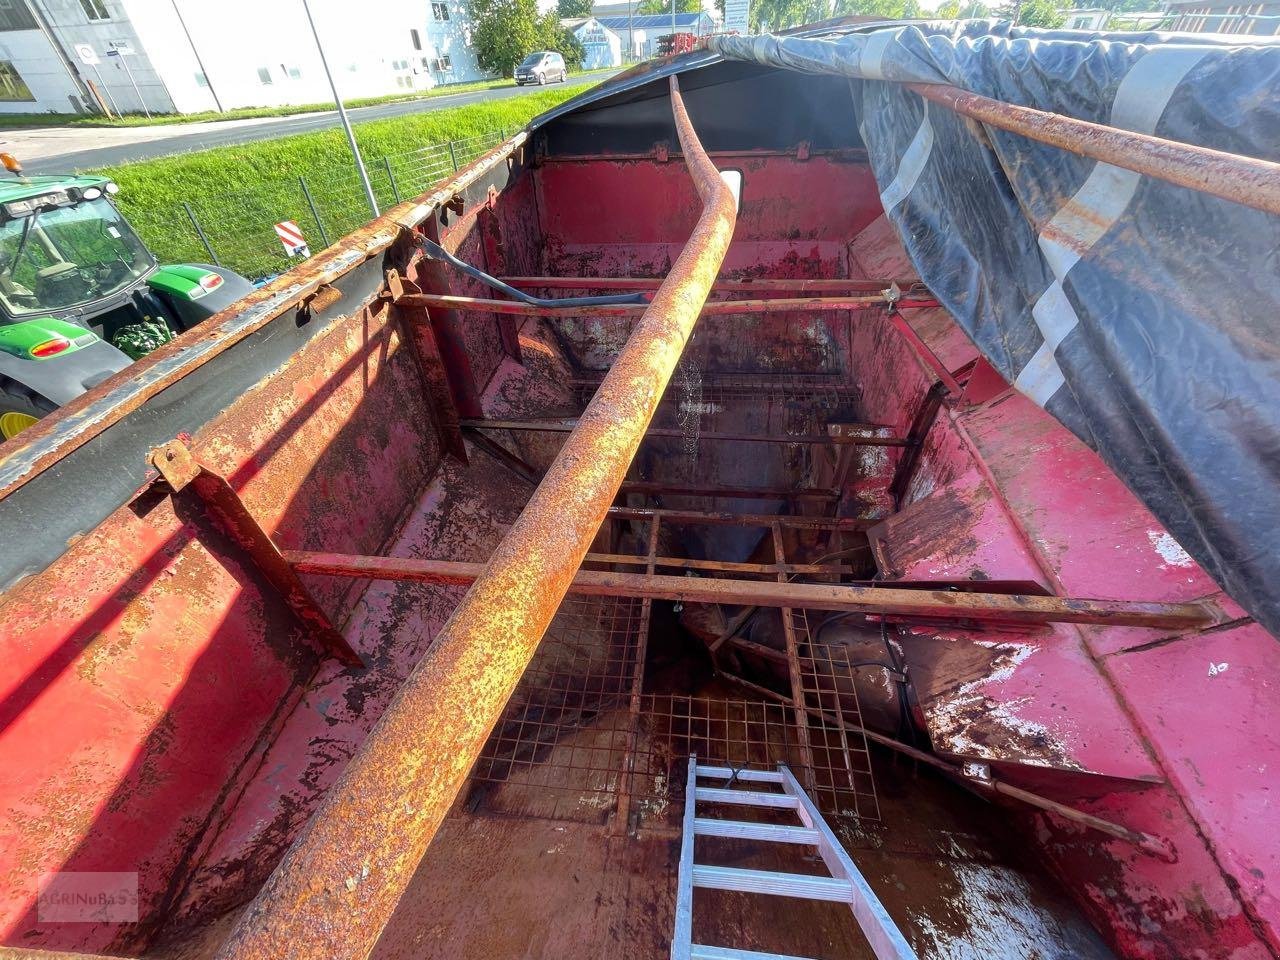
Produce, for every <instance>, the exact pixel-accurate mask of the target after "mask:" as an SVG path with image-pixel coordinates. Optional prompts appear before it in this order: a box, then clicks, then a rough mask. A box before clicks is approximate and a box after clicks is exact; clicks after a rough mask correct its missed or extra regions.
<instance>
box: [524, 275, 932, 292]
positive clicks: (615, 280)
mask: <svg viewBox="0 0 1280 960" xmlns="http://www.w3.org/2000/svg"><path fill="white" fill-rule="evenodd" d="M502 282H503V283H506V284H509V285H511V286H513V287H530V288H533V289H542V290H655V289H657V287H658V285H659V284H660V283H662V278H661V277H503V278H502ZM893 284H897V285H898V286H899V287H901V288H902V289H903V290H908V291H910V289H911V288H921V287H922V284H921V283H920V281H919V280H916V279H913V278H906V279H892V280H838V279H824V280H806V279H800V278H795V279H787V278H786V277H765V278H760V279H756V280H717V281H716V282H715V285H714V286H713V287H712V288H711V292H712V293H741V292H750V291H752V290H761V291H774V290H780V291H783V292H788V291H798V292H801V293H808V292H811V291H812V292H819V291H844V292H847V291H857V290H871V291H875V292H879V291H881V290H887V289H889V287H890V286H892V285H893Z"/></svg>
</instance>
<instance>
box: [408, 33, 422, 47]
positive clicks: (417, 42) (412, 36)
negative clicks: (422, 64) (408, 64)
mask: <svg viewBox="0 0 1280 960" xmlns="http://www.w3.org/2000/svg"><path fill="white" fill-rule="evenodd" d="M409 39H410V40H412V41H413V49H415V50H421V49H422V38H421V37H420V36H418V31H417V30H410V31H409Z"/></svg>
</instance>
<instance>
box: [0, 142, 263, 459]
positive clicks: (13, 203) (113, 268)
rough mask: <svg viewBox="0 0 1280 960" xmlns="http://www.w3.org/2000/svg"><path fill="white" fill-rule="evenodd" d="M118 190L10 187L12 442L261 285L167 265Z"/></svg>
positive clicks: (0, 229) (1, 356)
mask: <svg viewBox="0 0 1280 960" xmlns="http://www.w3.org/2000/svg"><path fill="white" fill-rule="evenodd" d="M3 162H4V166H5V167H7V168H8V169H9V170H10V171H12V172H14V173H20V172H21V171H20V168H19V167H18V165H17V163H16V162H15V161H13V159H12V158H11V157H9V156H7V155H6V156H3ZM118 190H119V188H118V187H117V186H116V185H115V184H114V183H112V182H111V181H109V180H106V179H104V178H102V177H77V176H61V177H21V176H18V177H15V178H12V179H5V180H2V181H0V441H2V440H8V439H9V438H11V437H13V436H16V435H17V434H18V433H19V432H21V431H22V430H25V429H26V428H27V427H29V426H31V424H33V423H35V422H36V421H37V420H39V419H40V418H41V417H43V416H44V415H45V414H47V413H49V412H51V411H52V410H54V409H56V408H57V407H58V406H60V405H62V404H64V403H66V402H67V401H69V400H71V399H73V398H74V397H77V396H79V395H80V394H81V393H83V392H84V391H86V390H88V389H89V388H90V387H92V386H94V385H95V384H97V383H100V382H102V381H103V380H105V379H106V378H107V377H109V376H111V374H113V373H115V372H116V371H117V370H123V369H124V368H125V367H127V366H128V365H129V364H130V363H132V362H133V361H134V360H136V359H138V358H139V357H141V356H143V355H144V354H145V353H147V352H149V351H150V350H152V349H154V348H155V347H157V346H159V345H160V344H162V343H165V342H167V341H168V340H171V339H172V338H173V336H174V335H175V334H177V333H181V332H182V331H183V330H186V329H188V328H190V327H192V326H194V325H195V324H197V323H199V322H200V321H201V320H203V319H205V318H206V317H209V316H212V315H213V314H215V313H217V312H218V311H219V310H221V309H223V308H224V307H227V306H229V305H230V304H232V303H234V302H235V301H236V300H238V299H240V298H241V297H243V296H244V295H245V294H246V293H248V292H249V291H250V290H252V289H253V285H252V284H251V283H250V282H249V281H248V280H246V279H245V278H244V277H242V276H240V275H239V274H236V273H232V272H231V271H230V270H225V269H223V268H221V267H215V266H210V265H208V264H179V265H176V266H164V265H160V264H158V263H156V260H155V257H153V256H152V255H151V253H150V251H148V250H147V248H146V246H145V245H144V244H143V242H142V241H141V240H140V239H138V235H137V234H136V233H134V231H133V228H132V227H130V226H129V223H128V221H127V220H125V219H124V217H123V216H121V214H120V211H119V210H117V209H116V207H115V205H114V204H113V203H112V202H111V196H112V195H113V194H115V193H116V192H118Z"/></svg>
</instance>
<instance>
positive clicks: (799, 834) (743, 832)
mask: <svg viewBox="0 0 1280 960" xmlns="http://www.w3.org/2000/svg"><path fill="white" fill-rule="evenodd" d="M693 832H694V833H696V834H700V835H701V836H704V837H734V838H736V839H738V840H768V841H770V842H772V843H807V844H811V845H815V846H816V845H817V843H818V831H817V830H810V829H809V828H808V827H790V826H787V825H785V824H777V823H747V822H745V821H743V820H708V819H706V818H704V817H698V819H696V820H694V821H693Z"/></svg>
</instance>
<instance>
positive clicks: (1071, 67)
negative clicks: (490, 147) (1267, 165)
mask: <svg viewBox="0 0 1280 960" xmlns="http://www.w3.org/2000/svg"><path fill="white" fill-rule="evenodd" d="M1241 40H1244V41H1246V42H1245V43H1241V42H1239V41H1241ZM1233 41H1234V42H1233ZM710 46H711V49H712V50H713V51H714V52H715V53H718V54H720V55H721V56H722V57H725V58H731V59H740V60H755V61H758V62H761V63H764V64H767V65H773V66H780V67H786V68H790V69H795V70H801V71H806V72H810V73H834V74H840V75H844V76H848V77H851V78H855V80H857V81H861V82H855V83H853V84H852V88H853V102H852V104H851V105H850V114H851V121H852V120H854V119H856V121H857V122H858V124H859V126H860V129H861V131H862V137H863V140H864V141H865V142H866V145H867V150H868V153H869V156H870V162H871V166H872V169H873V170H874V172H875V176H876V180H877V182H878V184H879V187H880V189H881V194H882V198H883V201H884V206H885V209H886V211H887V212H888V214H889V217H890V218H891V220H892V221H893V223H894V225H895V226H896V228H897V230H898V233H899V234H900V235H901V238H902V240H903V243H904V244H905V245H906V248H907V252H908V253H909V255H910V256H911V259H912V261H913V262H914V263H915V265H916V268H917V269H918V270H919V271H920V277H921V279H922V280H923V281H924V282H925V283H927V284H928V286H929V287H930V288H931V289H932V290H933V291H934V292H935V293H936V294H937V296H938V297H939V299H940V301H941V302H942V303H943V305H944V306H946V308H947V309H948V310H949V311H950V312H951V313H952V314H953V315H954V316H955V318H956V319H957V321H958V322H959V323H960V324H961V326H962V327H963V328H964V329H965V331H966V332H967V333H968V334H969V336H970V337H971V338H972V340H973V341H974V343H975V344H976V345H977V347H978V348H979V349H980V350H981V351H982V352H983V354H984V355H985V356H986V357H987V359H988V360H990V361H991V363H992V364H993V365H994V366H995V367H996V368H997V369H998V370H999V371H1000V373H1001V374H1002V375H1003V376H1004V377H1005V378H1006V379H1007V380H1008V381H1010V382H1011V383H1013V384H1014V385H1015V386H1016V387H1017V388H1018V389H1019V390H1021V391H1022V392H1023V393H1025V394H1026V395H1027V396H1029V397H1031V398H1032V399H1034V400H1035V401H1036V403H1038V404H1040V405H1041V406H1043V407H1044V408H1045V409H1046V410H1048V411H1049V412H1050V413H1051V414H1053V415H1054V416H1055V417H1057V418H1058V419H1059V420H1060V421H1061V422H1062V423H1063V424H1065V425H1066V426H1067V427H1068V428H1069V429H1070V430H1072V431H1073V432H1074V433H1075V434H1076V435H1077V436H1078V437H1080V438H1081V439H1082V440H1083V441H1085V442H1086V443H1088V444H1089V445H1090V446H1092V447H1093V448H1094V449H1095V450H1097V451H1098V453H1099V454H1100V455H1101V456H1102V457H1103V459H1104V460H1105V461H1106V462H1107V463H1108V464H1109V465H1110V467H1111V468H1112V469H1113V470H1115V472H1116V473H1117V474H1118V475H1119V477H1120V478H1121V479H1122V480H1123V481H1124V482H1125V483H1126V484H1127V485H1128V486H1129V488H1130V489H1131V490H1133V491H1134V493H1135V494H1136V495H1137V496H1138V497H1139V498H1141V500H1142V501H1143V502H1144V503H1145V504H1146V505H1147V507H1148V508H1149V509H1150V510H1151V511H1152V513H1154V514H1155V515H1156V517H1158V518H1159V519H1160V521H1161V522H1162V523H1164V524H1165V526H1166V527H1168V529H1169V530H1170V532H1172V533H1173V535H1174V536H1175V537H1176V538H1177V539H1178V541H1179V542H1180V543H1181V544H1182V545H1183V547H1185V548H1186V550H1187V551H1188V552H1189V553H1190V554H1191V555H1192V556H1193V557H1194V558H1195V559H1196V560H1197V561H1198V562H1199V563H1200V564H1201V566H1203V567H1204V568H1205V570H1206V571H1208V572H1209V573H1210V574H1211V575H1212V576H1213V577H1214V578H1215V579H1217V581H1218V582H1219V583H1220V584H1221V585H1222V586H1223V588H1224V589H1225V590H1226V591H1227V592H1228V594H1230V595H1231V596H1232V597H1233V598H1234V599H1235V600H1236V601H1237V602H1239V603H1240V604H1241V605H1242V606H1244V607H1245V608H1246V609H1247V610H1248V611H1249V612H1250V613H1252V614H1253V615H1254V616H1255V617H1256V618H1257V619H1258V620H1259V621H1260V622H1262V623H1263V624H1264V625H1265V626H1266V627H1267V628H1268V629H1270V630H1271V632H1272V633H1275V634H1277V635H1280V218H1278V217H1274V216H1271V215H1269V214H1266V213H1261V212H1259V211H1257V210H1252V209H1249V208H1247V207H1244V206H1241V205H1238V204H1235V203H1231V202H1229V201H1226V200H1219V199H1216V198H1214V197H1210V196H1207V195H1205V194H1202V193H1198V192H1195V191H1192V190H1189V189H1186V188H1183V187H1178V186H1173V185H1171V184H1168V183H1165V182H1163V181H1160V180H1155V179H1151V178H1148V177H1144V176H1140V175H1139V174H1136V173H1132V172H1130V171H1127V170H1122V169H1119V168H1117V167H1113V166H1110V165H1107V164H1104V163H1098V162H1095V161H1093V160H1089V159H1087V158H1085V157H1081V156H1078V155H1076V154H1073V153H1069V152H1067V151H1065V150H1062V149H1059V148H1056V147H1052V146H1047V145H1044V144H1041V143H1038V142H1036V141H1034V140H1030V139H1027V138H1025V137H1022V136H1018V135H1016V134H1012V133H1007V132H1005V131H1002V130H998V129H995V128H990V127H988V128H986V129H985V134H986V138H985V140H984V139H981V138H980V137H979V136H977V135H975V133H974V128H973V127H972V125H971V122H970V121H965V120H964V119H963V118H961V117H959V116H957V115H956V114H954V113H952V112H951V111H950V110H948V109H946V108H944V107H940V106H936V105H933V104H929V103H926V102H925V101H924V100H922V99H921V98H920V97H919V96H917V95H915V94H913V93H911V92H910V91H908V90H907V89H905V88H904V87H903V86H901V85H900V84H899V83H894V82H884V81H918V82H923V83H949V84H953V85H955V86H957V87H960V88H962V89H965V90H969V91H972V92H974V93H978V94H982V95H984V96H988V97H991V98H993V99H996V100H1002V101H1005V102H1009V103H1015V104H1020V105H1024V106H1030V107H1035V108H1037V109H1040V110H1047V111H1052V112H1055V113H1060V114H1063V115H1065V116H1070V117H1074V118H1077V119H1080V120H1088V121H1092V122H1095V123H1104V124H1109V125H1111V126H1115V127H1123V128H1125V129H1128V130H1134V131H1139V132H1142V133H1148V134H1154V135H1156V136H1159V137H1164V138H1167V139H1170V140H1178V141H1182V142H1185V143H1192V144H1198V145H1201V146H1205V147H1212V148H1214V149H1218V150H1225V151H1230V152H1232V153H1238V154H1243V155H1247V156H1252V157H1258V158H1262V159H1265V160H1271V161H1276V160H1280V42H1277V41H1276V40H1275V39H1274V38H1272V39H1268V38H1262V37H1245V38H1231V39H1230V40H1229V39H1228V38H1226V37H1221V36H1212V35H1187V34H1154V33H1145V34H1094V33H1083V32H1078V31H1065V30H1059V31H1044V30H1034V29H1024V28H1016V27H1010V26H1009V25H1008V24H1003V23H992V22H986V21H966V22H961V23H950V24H920V25H911V26H899V27H894V28H892V29H883V28H882V29H878V30H875V31H873V32H864V33H848V34H845V35H832V36H829V37H822V36H816V37H815V36H813V35H806V36H788V37H772V36H760V37H737V36H718V37H713V38H711V43H710ZM967 124H968V125H967ZM1082 493H1083V491H1082Z"/></svg>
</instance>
